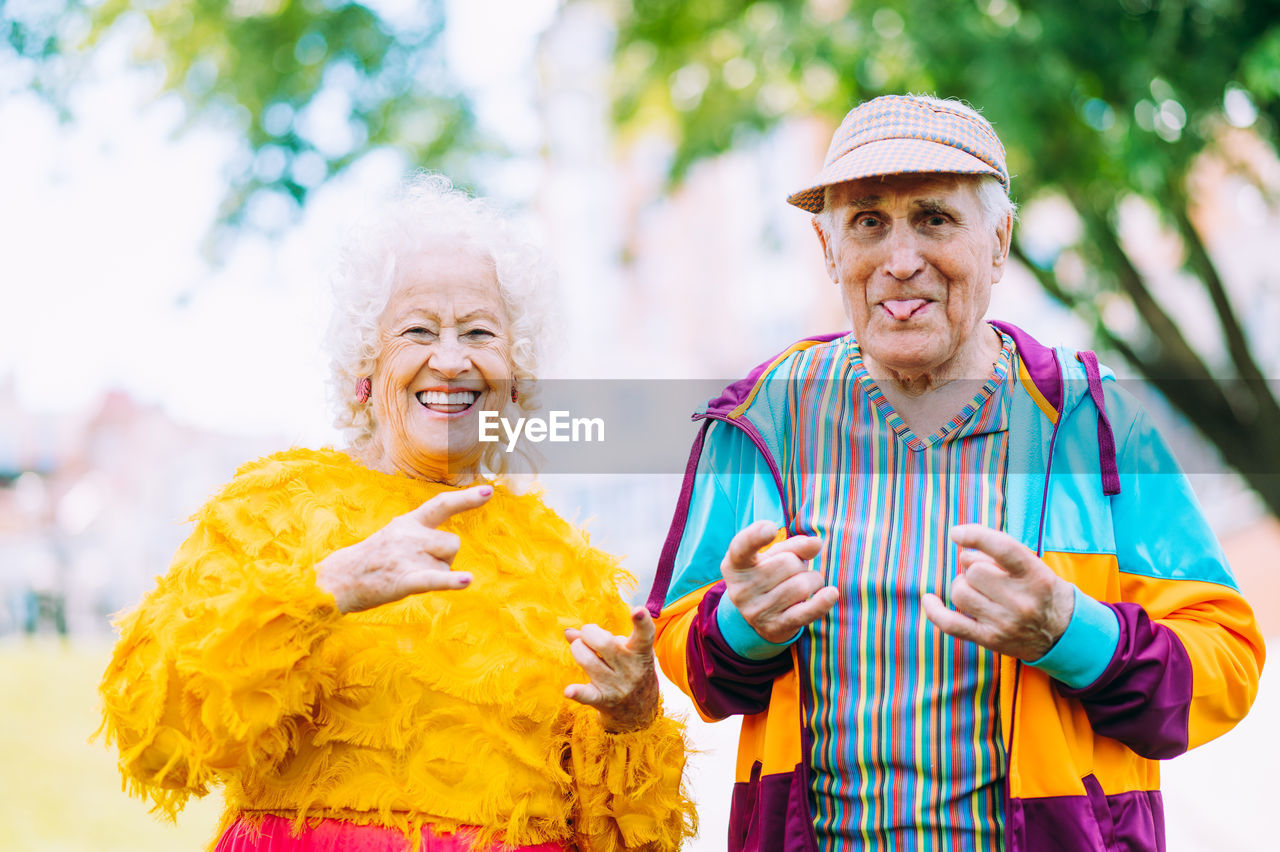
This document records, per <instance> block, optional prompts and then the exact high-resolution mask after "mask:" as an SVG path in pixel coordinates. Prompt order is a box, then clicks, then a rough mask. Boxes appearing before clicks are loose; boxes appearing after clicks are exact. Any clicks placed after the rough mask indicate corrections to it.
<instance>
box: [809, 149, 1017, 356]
mask: <svg viewBox="0 0 1280 852" xmlns="http://www.w3.org/2000/svg"><path fill="white" fill-rule="evenodd" d="M828 204H829V206H830V209H831V211H832V213H833V217H832V221H831V224H830V227H829V229H824V227H823V226H822V225H821V224H819V225H818V228H817V230H818V236H819V239H821V240H822V245H823V250H824V251H825V253H826V261H827V272H828V274H830V275H831V279H832V280H833V281H834V282H836V283H837V284H839V285H840V289H841V291H842V294H843V296H844V303H845V310H846V311H847V312H848V314H849V319H850V321H851V322H852V325H853V332H854V336H855V337H856V338H857V340H858V342H859V344H860V345H861V347H862V352H863V354H864V356H865V357H868V358H869V359H871V360H872V361H874V362H878V363H879V365H880V366H882V367H884V368H886V369H887V370H889V371H891V372H892V373H893V374H895V375H896V376H899V377H903V378H915V377H918V376H921V375H929V374H935V373H938V372H939V371H940V370H942V369H943V368H945V367H946V365H948V363H950V362H952V361H953V359H956V363H962V361H960V360H959V357H958V356H960V355H961V354H962V353H963V352H964V350H965V346H966V344H968V343H970V342H971V340H973V339H975V336H976V334H977V331H978V329H979V328H980V327H981V326H982V319H983V317H984V316H985V315H986V311H987V305H988V303H989V302H990V299H991V286H992V285H993V284H995V283H996V282H997V281H999V280H1000V276H1001V275H1002V274H1003V272H1004V263H1005V258H1006V257H1007V255H1008V244H1009V229H1010V223H1009V222H1008V221H1005V222H1002V223H1000V226H999V227H998V228H997V227H994V226H993V225H992V224H990V223H988V222H987V221H986V218H985V217H984V216H983V211H982V205H981V202H980V201H979V198H978V193H977V179H976V178H966V177H954V176H950V175H920V176H908V175H903V176H891V177H885V178H867V179H863V180H858V181H851V182H848V183H843V184H838V185H836V186H834V187H832V189H831V192H830V194H829V197H828Z"/></svg>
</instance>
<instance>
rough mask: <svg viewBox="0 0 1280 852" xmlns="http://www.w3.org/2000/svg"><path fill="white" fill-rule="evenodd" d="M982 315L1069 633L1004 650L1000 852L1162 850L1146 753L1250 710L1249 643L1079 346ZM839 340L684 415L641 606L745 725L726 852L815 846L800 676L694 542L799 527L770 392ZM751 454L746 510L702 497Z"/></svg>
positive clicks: (1195, 510)
mask: <svg viewBox="0 0 1280 852" xmlns="http://www.w3.org/2000/svg"><path fill="white" fill-rule="evenodd" d="M995 325H997V326H998V327H999V328H1000V329H1001V330H1003V331H1004V332H1005V333H1007V334H1009V335H1010V336H1012V337H1013V338H1014V341H1015V344H1016V346H1017V351H1018V355H1019V357H1018V362H1019V363H1018V376H1017V379H1016V381H1015V382H1014V383H1013V386H1014V389H1013V391H1012V393H1011V400H1010V406H1011V412H1010V429H1009V431H1010V435H1009V449H1008V452H1009V464H1008V471H1009V473H1008V475H1007V479H1006V484H1005V497H1006V507H1007V509H1006V513H1005V515H1006V517H1005V529H1006V531H1007V532H1008V533H1010V534H1011V535H1013V536H1014V537H1015V538H1017V539H1019V540H1020V541H1022V542H1023V543H1024V544H1025V545H1026V546H1028V547H1030V548H1032V549H1033V550H1035V552H1036V553H1037V554H1039V555H1040V556H1041V558H1043V559H1044V561H1045V562H1046V563H1048V564H1049V565H1050V566H1051V567H1052V568H1053V569H1054V570H1055V571H1056V572H1057V573H1058V574H1059V575H1060V576H1062V577H1063V578H1065V579H1066V580H1068V581H1070V582H1071V583H1073V584H1075V586H1076V587H1077V589H1078V592H1077V607H1076V614H1075V615H1074V616H1073V620H1072V623H1071V626H1070V627H1068V631H1067V633H1066V634H1064V636H1063V637H1062V639H1060V640H1059V642H1058V644H1057V645H1056V646H1055V648H1054V649H1053V650H1051V651H1050V652H1049V654H1047V655H1046V656H1045V657H1044V658H1042V659H1041V660H1037V661H1036V662H1035V665H1029V664H1026V663H1023V662H1021V661H1019V660H1017V659H1013V658H1009V657H1001V658H1000V670H999V707H1000V719H1001V730H1002V733H1003V738H1004V745H1005V749H1006V751H1007V758H1008V762H1007V767H1008V772H1007V774H1006V778H1005V809H1004V811H1005V813H1004V819H1005V849H1006V850H1007V852H1041V850H1048V849H1055V850H1057V849H1060V850H1133V849H1156V850H1162V849H1164V819H1163V809H1162V804H1161V797H1160V792H1159V786H1160V785H1159V774H1160V773H1159V764H1158V762H1157V761H1159V760H1161V759H1164V758H1169V757H1173V756H1174V755H1177V754H1181V753H1182V752H1184V751H1186V750H1187V749H1189V748H1191V747H1194V746H1196V745H1199V744H1200V743H1203V742H1207V741H1208V740H1211V739H1213V738H1214V737H1217V736H1219V735H1221V734H1222V733H1224V732H1226V731H1227V730H1229V729H1230V728H1231V727H1232V726H1234V725H1235V724H1236V722H1238V721H1239V720H1240V719H1241V718H1242V717H1243V716H1244V715H1245V713H1246V712H1247V711H1248V709H1249V706H1250V705H1251V703H1252V702H1253V698H1254V695H1255V694H1256V691H1257V685H1258V677H1259V674H1260V672H1261V669H1262V663H1263V658H1264V649H1263V642H1262V637H1261V635H1260V633H1259V630H1258V626H1257V624H1256V622H1255V619H1254V616H1253V611H1252V610H1251V608H1250V607H1249V605H1248V604H1247V603H1246V602H1245V601H1244V599H1243V598H1242V597H1241V595H1240V593H1239V590H1238V588H1237V586H1236V583H1235V580H1234V578H1233V576H1232V574H1231V571H1230V569H1229V567H1228V566H1227V563H1226V560H1225V558H1224V556H1223V554H1222V551H1221V548H1220V547H1219V545H1218V544H1217V542H1216V541H1215V539H1214V537H1213V535H1212V533H1211V532H1210V530H1209V527H1208V525H1207V523H1206V521H1205V519H1204V517H1203V515H1202V514H1201V512H1200V510H1199V507H1198V505H1197V503H1196V501H1195V498H1194V496H1193V494H1192V492H1191V489H1190V487H1189V484H1188V482H1187V480H1186V478H1185V477H1184V476H1183V475H1182V473H1181V472H1180V470H1179V469H1178V467H1177V464H1176V462H1175V461H1174V460H1173V457H1172V455H1171V454H1170V453H1169V451H1168V449H1167V447H1166V446H1165V444H1164V443H1163V441H1162V440H1161V439H1160V437H1159V436H1158V434H1157V433H1156V432H1155V430H1154V428H1153V427H1152V426H1151V424H1150V423H1149V422H1148V420H1147V418H1146V416H1145V414H1144V413H1143V412H1142V411H1141V410H1140V408H1139V407H1138V406H1137V404H1136V403H1135V401H1134V400H1133V399H1132V398H1131V397H1129V396H1128V395H1127V394H1125V393H1124V392H1123V391H1121V390H1120V389H1119V388H1118V386H1117V385H1116V383H1115V381H1114V377H1113V376H1112V375H1111V374H1110V372H1109V371H1106V370H1105V369H1103V368H1099V366H1098V362H1097V360H1096V358H1095V357H1094V355H1093V353H1092V352H1076V351H1073V350H1069V349H1065V348H1056V349H1053V348H1049V347H1046V346H1043V345H1041V344H1040V343H1038V342H1036V341H1035V340H1033V339H1032V338H1031V337H1030V336H1029V335H1027V334H1026V333H1025V332H1023V331H1021V330H1020V329H1018V328H1016V327H1014V326H1011V325H1007V324H1004V323H996V324H995ZM841 336H842V335H832V336H827V337H820V338H812V339H809V340H804V341H801V342H799V343H797V344H795V345H794V346H792V347H791V348H790V349H788V350H787V351H786V352H784V353H782V354H781V355H780V356H778V357H777V358H775V359H773V360H772V361H770V362H767V363H766V364H763V365H761V366H759V367H757V368H756V369H755V370H754V371H752V372H751V374H750V375H748V376H747V377H746V378H745V379H743V380H741V381H739V382H736V383H735V384H733V385H730V386H729V387H728V388H727V389H726V390H725V391H724V393H723V394H722V395H721V396H720V397H719V398H717V399H715V400H713V401H712V402H711V403H710V404H709V405H708V406H707V408H706V409H705V410H704V411H702V412H700V413H698V414H696V415H694V419H695V420H701V421H702V428H701V430H700V432H699V434H698V437H697V439H696V440H695V442H694V446H693V450H692V452H691V454H690V459H689V466H688V468H687V470H686V475H685V481H684V486H683V488H682V489H681V493H680V497H679V502H678V505H677V507H676V512H675V518H674V520H673V521H672V525H671V532H670V534H669V535H668V538H667V541H666V544H665V546H664V548H663V550H662V554H661V557H660V561H659V566H658V572H657V576H656V579H655V581H654V586H653V591H652V594H651V595H650V598H649V609H650V611H651V612H652V613H653V615H654V616H655V618H656V619H657V623H658V640H657V652H658V658H659V661H660V663H661V665H662V668H663V670H664V671H665V672H666V673H667V675H668V677H670V678H671V679H672V680H673V681H674V682H675V683H676V684H678V685H679V686H680V687H681V688H682V689H683V690H684V691H685V692H686V693H687V694H689V696H690V697H692V698H693V700H694V703H695V705H696V706H697V708H698V711H699V713H700V714H701V715H702V716H703V717H704V718H705V719H708V720H714V719H720V718H724V717H727V716H730V715H742V716H743V719H742V733H741V737H740V740H739V748H738V761H737V772H736V783H735V786H734V791H733V802H732V808H731V813H730V820H729V821H730V824H729V844H728V848H729V849H730V850H762V851H763V852H778V850H787V852H790V851H791V850H813V849H816V848H817V841H816V838H815V834H814V829H813V823H812V818H811V811H810V808H811V805H810V794H809V774H808V767H807V761H806V759H805V756H806V755H807V754H808V750H809V749H808V746H809V743H808V742H807V737H808V734H807V731H806V729H805V725H804V723H803V718H804V717H803V710H804V707H803V706H802V703H803V702H804V701H806V700H807V698H806V696H807V695H808V689H807V684H806V683H805V678H806V668H805V666H803V665H801V664H800V658H799V655H798V652H797V648H796V645H792V646H791V647H790V648H789V649H788V648H786V647H785V646H774V647H772V648H770V647H769V643H766V642H765V641H764V640H763V639H761V638H760V637H759V636H758V635H757V634H755V632H754V630H752V629H751V628H750V626H749V625H748V624H747V623H746V621H745V620H744V619H743V618H742V616H741V615H740V614H738V613H737V611H736V609H734V608H733V607H732V604H731V603H730V602H729V601H728V600H727V599H725V598H724V597H723V596H724V589H725V586H724V583H723V581H721V580H720V562H719V558H718V557H716V558H711V556H712V551H711V550H710V549H707V548H703V549H701V551H700V549H699V547H698V546H697V545H698V541H699V540H702V539H705V538H707V537H709V536H710V537H712V538H720V539H726V540H727V537H728V536H731V535H732V533H733V532H735V531H736V530H737V529H740V528H741V527H742V526H745V525H746V524H747V523H750V522H751V521H752V520H755V519H757V518H760V517H766V518H770V519H771V520H774V521H778V520H779V517H778V514H781V516H782V519H783V520H785V522H786V524H787V525H788V526H791V525H792V523H793V521H794V520H795V519H794V510H793V507H792V506H790V505H789V504H788V498H787V487H786V484H787V483H786V482H785V481H784V479H785V477H786V476H787V474H786V472H785V470H784V468H783V467H782V466H780V464H779V459H780V458H782V456H783V454H784V453H785V445H786V443H787V441H788V435H789V433H790V430H791V429H792V423H791V420H790V418H789V417H788V416H787V415H786V406H785V405H779V404H778V399H779V394H781V395H782V396H783V398H786V396H787V394H789V393H791V392H793V389H794V387H795V384H796V382H799V381H805V380H810V381H812V380H819V381H820V380H822V378H821V377H816V378H815V377H814V376H808V375H806V376H800V375H795V374H794V372H793V369H792V368H793V366H794V364H795V363H796V362H797V361H798V360H799V359H796V358H793V357H792V356H793V355H794V353H796V352H797V351H799V350H802V349H806V348H808V347H812V346H823V345H837V343H838V342H837V343H833V342H832V341H835V340H836V338H838V337H841ZM811 360H812V359H811ZM788 386H790V387H791V388H792V390H786V388H787V387H788ZM780 388H781V390H780ZM743 438H745V439H747V440H746V441H744V440H743ZM744 448H745V449H744ZM744 453H747V454H750V455H752V456H753V457H754V458H753V459H752V462H751V463H750V464H744V465H743V466H742V467H741V468H739V469H738V470H737V472H743V471H744V470H747V469H754V470H764V469H767V470H768V471H769V475H768V476H764V477H756V479H755V481H754V482H753V483H751V484H746V485H741V486H739V488H740V489H746V491H747V492H749V494H748V499H746V500H745V502H746V503H749V504H751V505H752V506H753V507H754V508H753V509H751V510H749V512H748V513H747V515H748V516H744V514H743V512H741V511H739V512H738V513H737V514H735V513H734V512H733V511H725V501H724V499H723V497H721V498H719V502H718V503H716V502H715V501H708V500H707V499H704V498H703V497H702V496H700V495H701V494H704V493H705V492H707V491H708V489H707V488H699V487H698V482H699V480H700V479H701V480H703V481H704V482H705V481H707V479H708V478H707V477H706V476H705V474H708V473H715V472H716V471H717V469H718V468H717V465H719V466H721V467H723V466H724V465H728V466H733V465H735V464H737V463H739V461H740V459H741V457H742V455H743V454H744ZM735 454H736V455H735ZM756 454H758V455H756ZM761 459H763V461H764V463H765V464H764V465H761V464H760V461H761ZM753 465H754V466H753ZM745 478H746V477H744V479H745ZM770 479H771V480H772V482H769V480H770ZM738 493H739V494H742V493H743V491H741V490H740V491H739V492H738ZM751 512H754V516H749V515H750V513H751ZM712 532H714V535H711V533H712ZM789 532H791V533H794V532H795V530H794V529H790V530H789ZM1098 602H1101V603H1098ZM841 605H847V604H844V603H840V604H837V606H841ZM1108 611H1109V612H1108ZM1099 614H1101V618H1099ZM1112 614H1113V615H1112ZM762 651H763V653H762ZM1050 658H1053V659H1050Z"/></svg>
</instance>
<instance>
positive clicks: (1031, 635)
mask: <svg viewBox="0 0 1280 852" xmlns="http://www.w3.org/2000/svg"><path fill="white" fill-rule="evenodd" d="M1008 188H1009V174H1008V171H1007V169H1006V166H1005V156H1004V148H1003V146H1002V145H1001V143H1000V141H999V139H998V138H997V137H996V134H995V131H994V130H993V129H992V128H991V125H990V124H989V123H988V122H987V121H986V120H984V119H983V118H982V117H981V116H980V115H979V114H978V113H976V112H974V111H973V110H971V109H968V108H967V107H965V106H963V105H961V104H958V103H956V102H953V101H943V100H938V99H935V98H926V97H914V96H910V97H900V96H887V97H881V98H877V99H875V100H873V101H870V102H868V103H865V104H863V105H861V106H859V107H857V108H856V109H854V110H853V111H852V112H850V113H849V114H848V116H847V117H846V118H845V120H844V122H843V124H841V126H840V129H839V130H838V131H837V132H836V135H835V138H834V139H833V140H832V143H831V148H830V150H829V151H828V154H827V160H826V163H825V166H824V168H823V170H822V172H821V173H820V174H819V175H818V177H817V178H816V179H815V180H814V181H813V182H812V185H811V186H809V187H808V188H806V189H804V190H803V191H801V192H798V193H796V194H795V195H792V196H791V197H790V198H789V199H788V200H789V201H790V202H791V203H792V204H794V205H796V206H797V207H800V208H802V209H804V210H807V211H809V212H811V213H813V214H814V228H815V230H816V231H817V235H818V240H819V242H820V243H821V245H822V251H823V255H824V257H825V259H826V266H827V271H828V273H829V274H830V276H831V279H832V281H834V282H835V284H836V285H837V286H838V287H839V288H840V290H841V293H842V294H843V297H844V305H845V309H846V311H847V313H848V317H849V321H850V323H851V325H852V332H851V333H848V334H843V335H834V336H827V337H818V338H812V339H808V340H803V341H801V342H799V343H797V344H795V345H794V346H792V347H790V348H789V349H787V350H786V351H785V352H783V353H782V354H780V355H778V356H777V357H776V358H773V359H771V360H770V361H768V362H766V363H765V364H764V365H762V366H760V367H758V368H757V369H756V370H754V371H753V372H752V373H751V374H750V375H748V376H747V377H746V378H745V379H743V380H742V381H739V382H737V383H735V384H733V385H731V386H730V387H729V388H728V389H726V391H725V392H724V394H723V395H722V396H720V397H719V398H717V399H715V400H713V401H712V402H711V403H710V404H709V406H708V407H707V409H706V410H705V411H704V412H702V413H701V414H700V415H699V417H700V418H702V419H703V421H704V422H703V425H702V429H701V432H700V434H699V436H698V438H697V441H696V443H695V445H694V449H693V453H692V455H691V458H690V462H689V468H688V473H687V475H686V480H685V485H684V488H683V489H682V491H681V495H680V499H679V504H678V506H677V509H676V515H675V520H674V521H673V523H672V530H671V534H670V536H669V538H668V540H667V543H666V546H665V548H664V549H663V552H662V557H661V562H660V565H659V569H658V576H657V579H656V581H655V585H654V590H653V594H652V596H651V597H650V601H649V606H650V610H651V611H652V612H653V614H654V615H655V616H657V617H658V625H659V628H658V629H659V638H658V641H657V647H658V654H659V659H660V660H661V663H662V666H663V668H664V670H665V671H666V672H667V674H668V675H669V676H670V677H671V678H672V679H673V680H674V681H675V682H676V683H677V684H679V685H680V686H681V687H682V688H683V689H684V690H685V691H686V692H687V693H688V694H689V695H690V696H691V697H692V698H693V699H694V702H695V703H696V705H697V707H698V710H699V712H700V713H701V714H702V715H703V716H704V717H705V718H707V719H716V718H723V717H726V716H730V715H741V716H742V717H743V719H742V734H741V740H740V744H739V752H738V762H737V779H736V780H737V783H736V784H735V786H734V790H733V804H732V812H731V816H730V826H729V834H730V838H729V848H730V849H733V850H766V851H767V852H776V850H811V849H822V850H829V849H830V850H835V849H860V850H861V849H868V850H1000V849H1004V850H1008V852H1022V850H1029V852H1038V851H1039V850H1047V849H1061V850H1121V849H1123V850H1138V849H1163V848H1164V830H1163V817H1162V810H1161V799H1160V793H1159V767H1158V764H1157V762H1156V761H1157V760H1160V759H1162V758H1168V757H1172V756H1174V755H1176V754H1180V753H1181V752H1183V751H1185V750H1186V749H1188V748H1190V747H1192V746H1195V745H1198V744H1199V743H1203V742H1205V741H1207V740H1210V739H1213V738H1214V737H1216V736H1218V735H1220V734H1222V733H1223V732H1225V731H1227V730H1229V729H1230V728H1231V727H1232V726H1233V725H1234V724H1235V723H1236V722H1237V721H1238V720H1239V719H1240V718H1241V717H1242V716H1244V714H1245V712H1246V711H1247V710H1248V708H1249V705H1250V703H1251V702H1252V700H1253V697H1254V694H1255V692H1256V689H1257V683H1258V676H1259V672H1260V670H1261V667H1262V661H1263V645H1262V640H1261V637H1260V635H1259V632H1258V628H1257V625H1256V623H1255V620H1254V617H1253V613H1252V611H1251V610H1250V608H1249V606H1248V604H1247V603H1245V601H1244V600H1243V599H1242V598H1241V596H1240V594H1239V591H1238V590H1237V587H1236V583H1235V581H1234V579H1233V577H1232V574H1231V571H1230V569H1229V568H1228V566H1227V564H1226V561H1225V559H1224V557H1223V554H1222V551H1221V549H1220V547H1219V546H1218V544H1217V542H1216V541H1215V540H1214V537H1213V535H1212V533H1211V532H1210V530H1209V527H1208V525H1207V524H1206V522H1205V519H1204V517H1203V515H1202V514H1201V513H1200V511H1199V509H1198V507H1197V504H1196V501H1195V498H1194V497H1193V495H1192V492H1191V489H1190V488H1189V486H1188V483H1187V481H1186V479H1185V478H1184V477H1183V476H1182V474H1181V473H1180V472H1179V471H1178V469H1177V466H1176V463H1175V462H1174V461H1173V459H1172V457H1171V455H1170V454H1169V451H1168V449H1167V448H1166V446H1165V444H1164V443H1163V442H1162V441H1161V439H1160V437H1159V436H1158V435H1157V434H1156V432H1155V430H1154V429H1153V428H1152V426H1151V424H1150V423H1149V421H1148V420H1147V419H1146V417H1145V416H1144V414H1143V413H1142V412H1141V411H1140V410H1139V409H1138V407H1137V406H1136V405H1135V403H1134V401H1133V399H1132V398H1130V397H1129V396H1127V395H1126V394H1125V393H1123V392H1122V391H1121V390H1119V389H1118V387H1117V386H1116V384H1115V382H1114V380H1113V376H1112V375H1111V373H1110V372H1109V371H1107V370H1105V369H1104V368H1100V367H1099V366H1098V362H1097V360H1096V358H1095V357H1094V355H1093V353H1092V352H1077V351H1073V350H1070V349H1066V348H1062V347H1058V348H1050V347H1047V346H1044V345H1042V344H1040V343H1038V342H1037V341H1036V340H1034V339H1033V338H1032V337H1030V336H1029V335H1027V334H1026V333H1024V332H1023V331H1021V330H1020V329H1018V328H1016V327H1014V326H1011V325H1008V324H1004V323H999V322H988V321H987V320H985V319H984V317H985V314H986V311H987V307H988V303H989V300H990V295H991V288H992V287H993V286H994V285H995V284H996V283H997V282H998V281H1000V279H1001V277H1002V275H1003V273H1004V271H1005V267H1006V264H1007V260H1008V255H1009V242H1010V235H1011V231H1012V227H1013V207H1012V204H1011V203H1010V201H1009V196H1008Z"/></svg>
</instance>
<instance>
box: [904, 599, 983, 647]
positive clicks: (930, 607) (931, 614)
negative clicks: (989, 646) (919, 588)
mask: <svg viewBox="0 0 1280 852" xmlns="http://www.w3.org/2000/svg"><path fill="white" fill-rule="evenodd" d="M920 604H921V607H922V608H923V609H924V614H925V617H926V618H928V619H929V620H930V621H932V622H933V624H934V626H935V627H937V628H938V629H939V630H941V631H942V632H943V633H945V634H947V635H948V636H954V637H955V638H957V639H964V640H966V641H969V642H977V643H978V644H979V645H983V646H984V647H985V646H986V641H984V640H988V637H987V634H986V631H985V630H983V628H982V625H981V624H979V623H978V622H976V621H974V620H973V619H972V618H969V617H968V616H967V615H965V614H964V613H960V612H956V611H955V610H954V609H950V608H949V607H948V606H947V605H946V604H944V603H943V602H942V599H941V598H939V597H938V596H937V595H935V594H933V593H931V592H926V593H925V594H924V595H923V596H922V597H921V601H920Z"/></svg>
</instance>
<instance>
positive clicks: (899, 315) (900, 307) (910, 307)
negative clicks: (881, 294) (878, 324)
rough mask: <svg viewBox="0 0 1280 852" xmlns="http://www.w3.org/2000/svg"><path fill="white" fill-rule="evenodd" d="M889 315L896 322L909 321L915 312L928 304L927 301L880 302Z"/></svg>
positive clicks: (900, 300)
mask: <svg viewBox="0 0 1280 852" xmlns="http://www.w3.org/2000/svg"><path fill="white" fill-rule="evenodd" d="M880 304H882V305H884V307H885V310H887V311H888V312H889V313H890V315H892V316H893V318H894V319H896V320H906V319H911V317H912V315H913V314H915V312H916V311H918V310H920V309H921V308H923V307H924V306H925V305H927V304H929V300H928V299H889V300H887V301H884V302H881V303H880Z"/></svg>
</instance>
